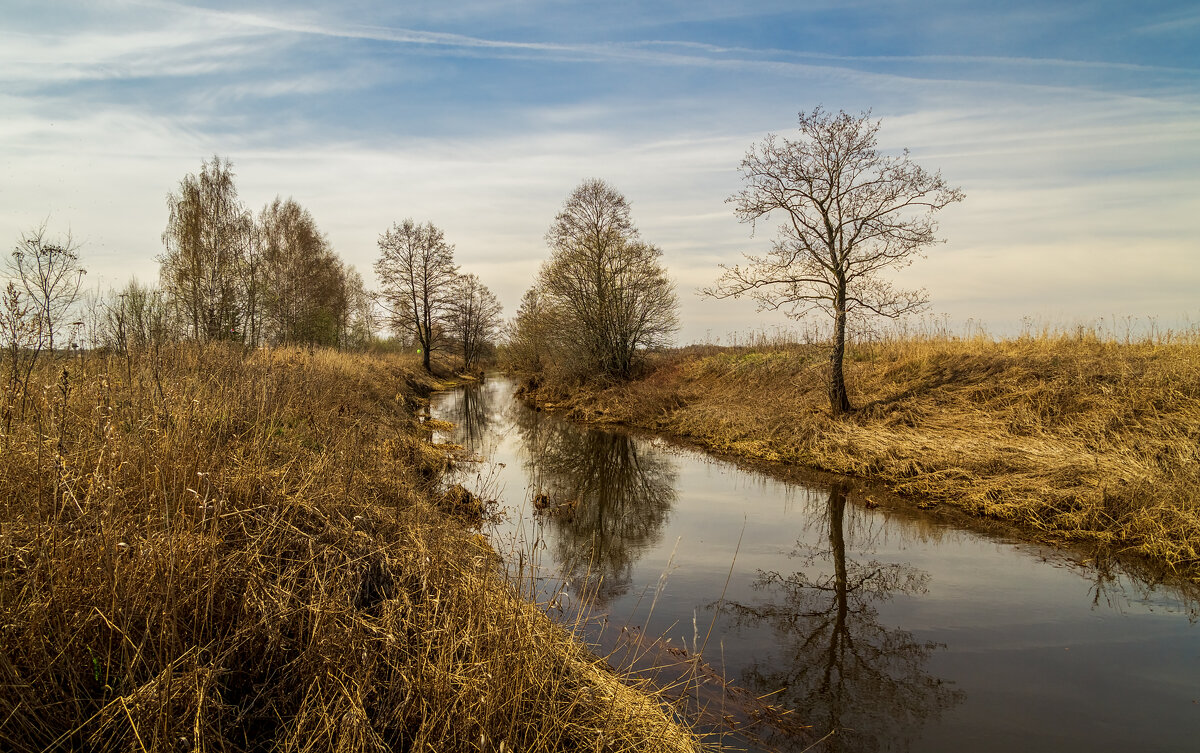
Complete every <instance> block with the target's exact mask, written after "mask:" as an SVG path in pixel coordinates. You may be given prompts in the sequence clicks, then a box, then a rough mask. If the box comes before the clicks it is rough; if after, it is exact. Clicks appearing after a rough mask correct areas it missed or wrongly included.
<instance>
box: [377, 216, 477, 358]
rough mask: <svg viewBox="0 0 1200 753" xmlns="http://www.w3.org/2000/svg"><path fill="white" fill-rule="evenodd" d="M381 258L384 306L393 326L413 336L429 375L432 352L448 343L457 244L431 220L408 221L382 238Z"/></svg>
mask: <svg viewBox="0 0 1200 753" xmlns="http://www.w3.org/2000/svg"><path fill="white" fill-rule="evenodd" d="M379 254H380V255H379V259H378V260H376V262H375V274H376V276H378V278H379V282H380V302H381V304H382V306H383V308H384V309H385V311H386V312H387V317H388V320H389V323H390V324H391V326H392V328H393V329H395V330H396V331H398V332H405V333H409V334H411V335H412V336H413V340H414V341H415V342H416V344H417V346H418V347H419V348H420V349H421V356H422V357H421V360H422V363H423V365H424V366H425V370H426V371H429V370H431V368H432V366H431V364H430V356H431V352H432V351H433V350H434V349H435V348H438V347H442V346H443V344H444V339H445V335H446V332H445V327H446V316H447V313H448V312H449V309H450V305H451V303H452V302H453V300H454V282H455V279H456V278H457V277H458V267H457V266H456V265H455V264H454V246H452V245H451V244H449V243H447V242H446V238H445V234H444V233H443V232H442V231H441V230H440V229H439V228H438V227H436V226H435V225H434V224H433V223H432V222H426V223H425V224H424V225H419V224H417V223H416V222H415V221H414V220H412V219H411V218H409V219H406V220H404V222H403V223H400V224H393V225H392V227H391V229H389V230H388V231H387V232H385V233H384V234H383V235H381V236H379Z"/></svg>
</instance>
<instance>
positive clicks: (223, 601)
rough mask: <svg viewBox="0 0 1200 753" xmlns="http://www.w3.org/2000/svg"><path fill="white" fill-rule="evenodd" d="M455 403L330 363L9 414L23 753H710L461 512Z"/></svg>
mask: <svg viewBox="0 0 1200 753" xmlns="http://www.w3.org/2000/svg"><path fill="white" fill-rule="evenodd" d="M431 386H433V385H432V384H431V383H430V382H429V381H428V380H427V379H426V378H424V377H423V376H421V375H420V374H419V373H418V371H417V370H416V369H415V368H412V367H411V366H406V365H404V364H402V363H398V362H397V360H396V359H394V358H392V359H385V358H371V357H366V356H348V355H340V354H336V353H330V352H316V353H313V354H310V353H307V352H303V351H259V352H255V353H253V354H250V355H248V356H247V355H243V354H242V352H241V351H239V350H233V349H226V348H218V347H212V348H198V347H194V346H180V347H178V348H176V349H174V350H171V351H169V352H167V353H164V354H162V357H161V358H153V357H150V356H149V355H146V356H145V357H140V358H135V359H128V360H127V359H125V358H123V357H117V356H101V355H89V356H87V357H86V358H84V359H79V358H71V359H65V358H64V359H61V360H54V361H51V360H49V359H46V358H45V357H43V359H42V362H41V366H39V368H38V370H36V371H35V372H34V373H33V376H32V378H31V379H30V380H29V384H28V389H27V390H25V391H24V392H22V391H21V390H20V389H16V388H12V387H10V389H9V390H8V391H7V392H5V394H4V395H3V398H2V404H0V414H2V418H3V424H2V426H3V427H4V431H3V435H2V436H0V500H2V504H3V510H2V513H0V514H2V516H3V517H2V518H0V749H3V750H6V751H14V752H17V751H43V750H64V751H65V750H90V751H167V750H171V751H182V750H206V751H260V750H261V751H334V750H337V751H401V750H403V751H434V750H438V751H449V750H487V751H498V750H520V751H531V750H543V751H550V750H589V751H591V750H650V751H656V750H662V751H667V750H690V749H694V747H695V743H694V740H693V739H692V738H691V736H690V735H689V734H688V733H687V732H686V731H685V730H683V729H681V728H680V727H678V726H677V725H676V724H675V723H674V722H672V721H670V717H669V716H668V715H667V714H666V713H664V711H663V709H662V708H661V707H660V706H658V705H657V704H656V703H655V702H653V701H651V700H650V699H649V698H648V697H647V696H645V695H643V694H642V693H640V692H639V691H637V690H635V689H633V688H631V687H630V686H628V685H626V684H623V683H622V682H620V681H618V679H617V678H616V677H614V676H613V675H612V674H611V673H610V672H608V671H607V670H606V669H605V668H604V665H603V664H602V663H601V662H599V661H597V660H596V659H594V658H593V657H591V656H589V655H588V654H587V653H586V652H584V651H583V650H582V649H581V648H580V647H579V645H578V644H577V643H576V642H574V641H573V640H572V638H571V636H570V635H568V633H567V632H566V631H564V630H563V629H561V628H559V627H557V626H555V625H554V624H552V623H551V622H550V621H549V620H548V619H547V618H545V616H544V615H543V614H542V613H541V612H540V611H539V610H538V609H537V608H536V607H535V606H533V605H531V604H529V603H528V602H527V601H525V600H524V599H523V598H521V595H520V594H518V593H516V592H515V591H514V589H513V588H512V586H511V585H510V584H509V583H508V582H507V581H506V580H505V579H504V577H503V576H502V575H500V574H499V572H498V568H497V567H496V561H495V555H494V554H493V553H492V551H491V549H490V548H489V547H488V545H487V543H486V542H485V541H484V540H483V539H482V537H480V536H479V535H478V534H476V533H473V532H472V531H470V530H469V529H468V528H467V527H466V526H465V525H464V524H463V523H462V521H459V520H456V519H454V517H453V516H452V515H451V514H449V513H448V512H447V510H446V509H445V508H446V504H444V500H442V498H441V494H440V491H439V490H440V474H441V471H442V469H443V466H444V463H445V462H446V459H445V456H444V454H443V453H442V452H441V451H439V450H438V449H437V448H435V447H432V446H431V445H430V444H429V442H428V438H427V437H426V436H425V435H424V434H423V433H422V431H421V430H420V429H419V427H418V425H417V421H416V419H415V406H416V396H417V395H418V394H419V393H421V392H423V391H427V390H428V389H429V388H430V387H431ZM439 504H440V506H439Z"/></svg>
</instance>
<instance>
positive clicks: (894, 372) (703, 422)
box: [539, 331, 1200, 579]
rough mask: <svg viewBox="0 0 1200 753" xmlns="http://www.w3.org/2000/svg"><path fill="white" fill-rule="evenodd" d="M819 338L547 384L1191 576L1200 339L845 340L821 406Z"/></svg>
mask: <svg viewBox="0 0 1200 753" xmlns="http://www.w3.org/2000/svg"><path fill="white" fill-rule="evenodd" d="M827 353H828V351H827V350H825V349H823V348H821V347H819V346H816V345H775V346H763V347H753V348H752V347H740V348H719V347H715V346H693V347H690V348H685V349H682V350H677V351H673V352H669V353H666V354H662V355H660V356H658V357H656V358H655V359H653V361H652V362H651V364H650V366H649V368H648V369H647V371H646V373H645V374H644V375H643V376H641V377H640V378H638V379H637V380H635V381H634V382H632V383H630V384H628V385H623V386H613V387H609V388H607V389H597V388H591V389H581V390H562V389H559V390H557V391H556V390H555V389H554V386H553V385H550V386H545V387H543V388H542V390H541V394H540V395H539V399H540V400H542V401H543V402H555V403H560V404H562V406H563V407H566V408H569V409H570V410H571V411H572V412H573V413H574V415H576V416H577V417H580V418H584V419H587V420H594V421H611V422H620V423H625V424H630V425H634V426H640V427H645V428H650V429H654V430H658V431H664V432H667V433H670V434H674V435H677V436H681V437H686V438H689V439H691V440H693V441H696V442H698V443H700V444H702V445H703V446H706V447H708V448H711V449H713V450H716V451H719V452H723V453H729V454H732V455H737V456H742V457H746V458H755V459H762V460H768V461H782V462H786V463H797V464H804V465H810V466H814V467H817V468H821V469H825V470H829V471H834V472H839V473H847V474H853V475H857V476H862V477H867V478H872V479H877V480H880V481H882V482H885V483H886V484H887V485H889V486H890V487H891V488H893V489H895V490H896V491H898V492H900V493H903V494H907V495H917V496H919V497H920V498H922V499H925V500H933V501H938V502H941V503H948V504H953V505H956V506H958V507H961V508H962V509H964V510H966V511H968V512H971V513H973V514H976V515H980V516H987V517H991V518H996V519H1001V520H1005V521H1009V522H1012V523H1016V524H1018V525H1020V526H1023V527H1025V528H1026V529H1027V530H1028V531H1030V532H1031V534H1033V535H1035V536H1038V537H1045V538H1052V539H1059V540H1067V541H1073V542H1088V543H1095V544H1101V545H1104V546H1105V547H1108V548H1111V549H1112V550H1115V551H1119V552H1123V553H1129V554H1135V555H1139V556H1143V557H1146V558H1149V559H1150V560H1153V561H1154V562H1156V563H1159V564H1161V565H1164V566H1166V567H1167V568H1169V569H1170V570H1172V571H1174V572H1176V573H1180V574H1184V575H1186V576H1188V577H1190V578H1192V579H1198V578H1200V338H1197V337H1195V336H1194V335H1187V336H1183V337H1178V336H1176V337H1160V338H1155V339H1153V340H1151V339H1146V340H1144V341H1142V342H1118V341H1117V340H1115V339H1111V338H1101V337H1097V336H1095V335H1094V334H1092V333H1090V332H1084V331H1080V332H1076V333H1071V334H1066V333H1043V334H1041V335H1038V336H1029V337H1022V338H1017V339H1010V340H1002V341H994V340H992V339H991V338H987V337H982V336H980V337H971V338H954V337H910V338H893V339H889V340H886V341H883V342H878V343H872V344H867V345H862V344H860V345H855V346H852V347H851V348H850V350H849V352H848V355H847V363H846V370H847V371H846V378H847V382H848V385H849V389H850V395H851V400H852V401H853V403H854V405H855V406H856V408H857V410H856V411H855V412H854V413H853V414H851V415H850V416H847V417H845V418H843V419H840V420H834V419H832V418H830V415H829V400H828V397H827V394H826V388H825V384H826V374H827V370H828V355H827Z"/></svg>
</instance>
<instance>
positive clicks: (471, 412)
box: [447, 384, 496, 456]
mask: <svg viewBox="0 0 1200 753" xmlns="http://www.w3.org/2000/svg"><path fill="white" fill-rule="evenodd" d="M493 402H494V401H493V395H492V392H491V390H490V389H489V388H488V385H486V384H467V385H464V386H463V387H462V388H461V389H459V390H457V391H456V392H455V395H454V403H453V405H452V406H451V407H450V410H449V415H448V416H447V419H448V420H450V421H452V422H453V423H454V424H455V429H454V432H453V438H454V442H456V443H457V444H460V445H462V446H463V447H465V448H466V449H467V451H468V452H471V453H473V454H476V455H483V456H487V455H490V454H491V448H490V447H489V445H490V444H493V443H494V442H495V441H496V438H495V436H493V435H491V434H489V433H488V425H489V424H490V423H491V414H492V404H493Z"/></svg>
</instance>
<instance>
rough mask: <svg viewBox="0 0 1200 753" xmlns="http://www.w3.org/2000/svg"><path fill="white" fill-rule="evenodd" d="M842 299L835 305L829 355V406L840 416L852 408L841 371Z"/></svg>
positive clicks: (843, 349)
mask: <svg viewBox="0 0 1200 753" xmlns="http://www.w3.org/2000/svg"><path fill="white" fill-rule="evenodd" d="M840 297H842V299H843V300H841V301H839V302H838V305H837V306H836V311H837V313H836V314H835V316H834V324H833V354H832V355H831V356H830V357H829V366H830V369H829V408H830V410H832V411H833V415H835V416H840V415H842V414H843V413H849V412H850V411H852V410H854V409H853V407H851V405H850V397H849V396H848V395H847V394H846V377H845V376H844V375H843V373H842V361H843V360H844V359H845V356H846V304H845V294H844V293H843V294H842V295H841V296H840Z"/></svg>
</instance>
